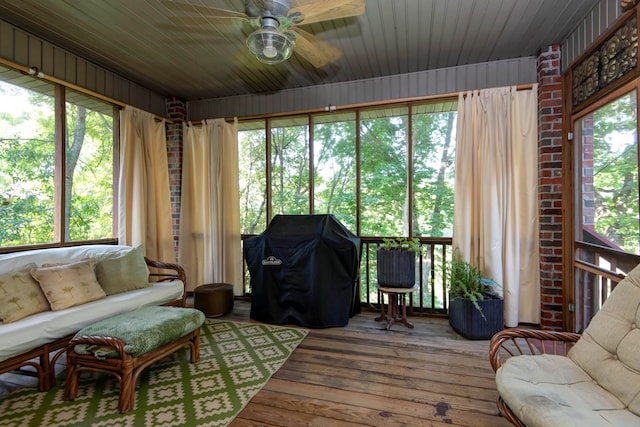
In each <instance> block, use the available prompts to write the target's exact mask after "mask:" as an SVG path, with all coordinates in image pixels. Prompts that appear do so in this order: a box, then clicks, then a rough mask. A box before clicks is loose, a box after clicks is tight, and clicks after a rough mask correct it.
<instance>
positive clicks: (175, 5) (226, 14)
mask: <svg viewBox="0 0 640 427" xmlns="http://www.w3.org/2000/svg"><path fill="white" fill-rule="evenodd" d="M162 4H163V5H164V7H166V8H167V9H171V10H175V11H178V12H195V13H199V14H201V15H204V16H210V17H214V18H244V19H249V16H247V14H246V13H244V12H237V11H235V10H228V9H220V8H217V7H213V6H202V5H198V4H189V3H182V2H178V1H173V0H162Z"/></svg>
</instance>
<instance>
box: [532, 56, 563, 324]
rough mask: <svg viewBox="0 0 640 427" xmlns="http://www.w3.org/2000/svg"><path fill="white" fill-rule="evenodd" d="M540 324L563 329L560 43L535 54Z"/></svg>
mask: <svg viewBox="0 0 640 427" xmlns="http://www.w3.org/2000/svg"><path fill="white" fill-rule="evenodd" d="M537 65H538V181H539V182H538V189H539V190H538V197H539V202H540V205H539V206H540V298H541V307H540V310H541V320H540V324H541V326H543V327H544V328H548V329H556V330H561V329H562V326H563V325H562V277H563V274H562V72H561V65H560V45H551V46H549V47H548V48H547V49H546V50H544V51H542V52H541V53H540V54H539V56H538V61H537Z"/></svg>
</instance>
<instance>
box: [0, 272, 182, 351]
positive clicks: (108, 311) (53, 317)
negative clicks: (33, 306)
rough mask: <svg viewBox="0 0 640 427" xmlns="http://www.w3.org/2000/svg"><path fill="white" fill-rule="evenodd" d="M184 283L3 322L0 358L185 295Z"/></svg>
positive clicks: (158, 283) (170, 284) (123, 294)
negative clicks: (110, 318) (11, 321)
mask: <svg viewBox="0 0 640 427" xmlns="http://www.w3.org/2000/svg"><path fill="white" fill-rule="evenodd" d="M182 292H183V285H182V282H180V281H178V280H176V281H172V282H157V283H153V286H151V287H148V288H144V289H138V290H135V291H129V292H123V293H119V294H114V295H109V296H107V297H106V298H103V299H101V300H97V301H93V302H89V303H86V304H81V305H77V306H74V307H70V308H67V309H65V310H62V311H45V312H42V313H38V314H34V315H33V316H29V317H25V318H24V319H21V320H19V321H17V322H14V323H8V324H3V325H0V361H2V360H6V359H8V358H10V357H13V356H16V355H19V354H22V353H24V352H26V351H29V350H31V349H33V348H36V347H39V346H41V345H43V344H46V343H48V342H51V341H54V340H56V339H59V338H63V337H65V336H67V335H71V334H74V333H76V332H77V331H79V330H80V329H82V328H84V327H85V326H89V325H91V324H93V323H95V322H97V321H99V320H103V319H106V318H107V317H111V316H114V315H116V314H121V313H125V312H127V311H132V310H135V309H137V308H140V307H145V306H149V305H161V304H164V303H166V302H169V301H173V300H175V299H177V298H180V297H181V296H182Z"/></svg>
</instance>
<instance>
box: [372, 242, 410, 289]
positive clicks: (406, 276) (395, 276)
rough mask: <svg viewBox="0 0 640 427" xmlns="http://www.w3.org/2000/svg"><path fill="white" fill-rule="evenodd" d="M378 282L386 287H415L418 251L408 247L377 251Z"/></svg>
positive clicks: (379, 249)
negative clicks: (410, 249) (407, 248)
mask: <svg viewBox="0 0 640 427" xmlns="http://www.w3.org/2000/svg"><path fill="white" fill-rule="evenodd" d="M377 258H378V261H377V266H378V284H379V285H380V286H382V287H385V288H413V285H415V283H416V253H415V252H414V251H409V250H406V249H400V250H386V249H383V248H378V251H377Z"/></svg>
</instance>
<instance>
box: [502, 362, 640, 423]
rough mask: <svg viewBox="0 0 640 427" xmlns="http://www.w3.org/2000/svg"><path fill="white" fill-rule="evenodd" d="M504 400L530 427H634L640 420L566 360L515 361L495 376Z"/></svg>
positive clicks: (507, 363)
mask: <svg viewBox="0 0 640 427" xmlns="http://www.w3.org/2000/svg"><path fill="white" fill-rule="evenodd" d="M496 387H497V389H498V392H499V393H500V396H501V397H502V399H503V400H504V401H505V402H506V403H507V405H509V408H511V410H512V411H513V413H514V414H516V416H517V417H518V418H520V419H521V420H522V421H523V422H524V423H525V425H527V426H528V427H551V426H580V427H600V426H632V425H635V426H637V425H639V423H640V419H638V418H637V417H636V416H635V415H633V414H632V413H631V412H629V411H627V410H626V407H625V405H624V404H623V403H622V402H621V401H620V400H619V399H618V398H616V397H615V396H614V395H613V394H611V393H609V392H608V391H606V390H605V389H603V388H602V387H600V386H599V385H598V384H597V383H596V382H595V381H593V379H592V378H591V377H590V376H589V375H587V373H586V372H584V371H583V370H582V369H581V368H580V367H578V366H577V365H576V364H575V363H573V361H572V360H571V359H569V358H568V357H564V356H553V355H535V356H518V357H511V358H509V359H507V360H506V361H505V363H504V364H503V365H502V366H501V367H500V369H498V371H497V372H496Z"/></svg>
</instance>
